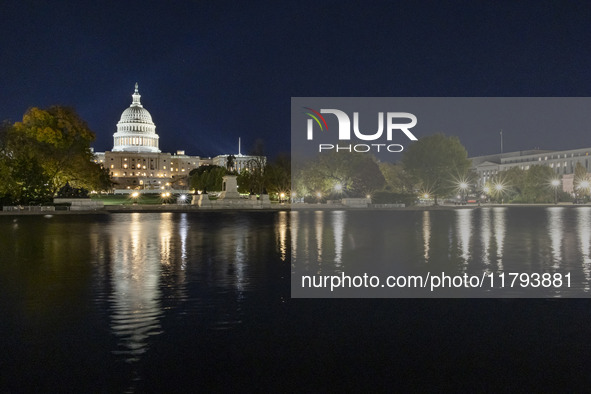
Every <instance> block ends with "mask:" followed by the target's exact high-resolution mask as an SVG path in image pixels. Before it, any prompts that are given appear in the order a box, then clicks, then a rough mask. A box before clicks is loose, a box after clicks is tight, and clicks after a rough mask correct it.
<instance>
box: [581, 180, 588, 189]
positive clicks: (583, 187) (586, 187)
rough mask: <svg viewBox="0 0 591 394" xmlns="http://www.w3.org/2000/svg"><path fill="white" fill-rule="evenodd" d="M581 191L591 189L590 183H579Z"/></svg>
mask: <svg viewBox="0 0 591 394" xmlns="http://www.w3.org/2000/svg"><path fill="white" fill-rule="evenodd" d="M579 189H589V181H583V182H581V183H579Z"/></svg>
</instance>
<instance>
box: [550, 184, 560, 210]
mask: <svg viewBox="0 0 591 394" xmlns="http://www.w3.org/2000/svg"><path fill="white" fill-rule="evenodd" d="M550 184H552V187H553V188H554V204H558V185H560V180H559V179H552V182H550Z"/></svg>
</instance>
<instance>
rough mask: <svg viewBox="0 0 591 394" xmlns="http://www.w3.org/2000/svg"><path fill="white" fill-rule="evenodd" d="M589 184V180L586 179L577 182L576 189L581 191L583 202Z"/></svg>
mask: <svg viewBox="0 0 591 394" xmlns="http://www.w3.org/2000/svg"><path fill="white" fill-rule="evenodd" d="M589 186H590V184H589V181H588V180H586V179H585V180H584V181H581V182H580V183H579V186H578V189H579V190H582V191H583V203H584V201H585V200H584V197H585V194H586V191H589Z"/></svg>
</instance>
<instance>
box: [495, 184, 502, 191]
mask: <svg viewBox="0 0 591 394" xmlns="http://www.w3.org/2000/svg"><path fill="white" fill-rule="evenodd" d="M495 189H497V191H499V192H500V191H501V190H503V185H501V184H500V183H497V184H496V185H495Z"/></svg>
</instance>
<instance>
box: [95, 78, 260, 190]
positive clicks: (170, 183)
mask: <svg viewBox="0 0 591 394" xmlns="http://www.w3.org/2000/svg"><path fill="white" fill-rule="evenodd" d="M140 97H141V95H140V94H139V92H138V84H137V83H136V84H135V91H134V93H133V94H132V102H131V105H130V106H129V108H127V109H125V110H124V111H123V113H122V114H121V119H120V120H119V122H118V123H117V132H116V133H115V134H113V149H112V150H111V151H106V152H96V153H95V161H96V162H97V163H100V164H102V165H103V167H104V168H108V169H109V171H110V173H111V177H112V178H113V181H114V182H115V188H116V189H145V190H156V189H169V188H173V189H187V188H188V187H189V184H188V175H189V173H190V172H191V170H193V169H195V168H197V167H199V166H202V165H218V166H221V167H226V164H227V160H228V156H230V154H225V155H219V156H216V157H214V158H209V157H208V158H201V157H199V156H190V155H186V154H185V151H184V150H178V151H177V152H176V153H162V152H161V151H160V149H159V139H160V137H159V136H158V134H156V125H155V124H154V122H153V121H152V115H150V113H149V112H148V110H147V109H145V108H144V107H143V105H142V104H141V101H140ZM239 144H240V143H239ZM232 156H234V158H235V159H234V166H233V169H234V170H236V171H238V172H241V171H243V170H245V169H246V168H247V167H248V165H249V164H248V163H249V161H250V160H252V159H255V157H254V156H248V155H243V154H241V153H240V145H239V147H238V154H235V155H232ZM263 159H264V158H263Z"/></svg>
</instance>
